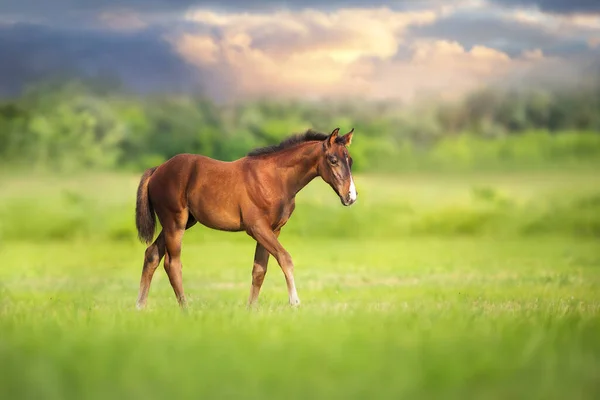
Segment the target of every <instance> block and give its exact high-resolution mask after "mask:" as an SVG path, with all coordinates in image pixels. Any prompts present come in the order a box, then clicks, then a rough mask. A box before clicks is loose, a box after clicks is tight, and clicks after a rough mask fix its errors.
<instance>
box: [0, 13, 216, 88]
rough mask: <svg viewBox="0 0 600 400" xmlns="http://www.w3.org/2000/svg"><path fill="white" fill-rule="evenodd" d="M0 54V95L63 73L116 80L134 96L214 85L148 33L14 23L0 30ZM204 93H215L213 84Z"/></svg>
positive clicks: (154, 32) (156, 34) (211, 80)
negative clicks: (85, 29) (0, 59)
mask: <svg viewBox="0 0 600 400" xmlns="http://www.w3.org/2000/svg"><path fill="white" fill-rule="evenodd" d="M0 54H1V55H2V62H1V63H0V88H2V89H1V92H2V93H1V94H2V95H4V96H6V95H12V94H16V93H17V92H18V91H19V90H20V89H21V88H22V87H23V86H24V85H27V84H28V83H30V82H32V81H37V80H42V79H45V78H51V77H54V76H55V75H64V74H66V73H68V74H76V75H79V76H94V75H97V74H102V75H111V76H116V77H118V78H119V79H120V80H121V81H122V82H123V83H125V85H126V87H128V88H130V89H132V90H134V91H138V92H151V91H163V90H166V91H185V90H199V89H200V88H201V87H202V86H201V85H200V83H203V84H207V83H210V82H214V81H215V79H214V77H207V76H203V74H202V71H201V70H198V68H196V67H192V66H189V65H187V64H186V63H185V62H184V61H183V60H181V58H180V57H179V56H178V55H177V54H174V53H173V51H172V48H171V45H170V44H169V43H166V42H165V41H164V40H163V39H162V35H161V33H160V32H156V31H152V30H145V31H141V32H135V33H127V34H124V33H114V32H112V33H111V32H100V31H81V30H68V29H60V30H59V29H52V28H47V27H40V26H31V25H25V24H19V25H13V26H10V27H4V28H0ZM200 79H201V80H200ZM204 89H206V90H208V91H209V92H210V91H216V90H217V86H212V87H211V86H208V87H204Z"/></svg>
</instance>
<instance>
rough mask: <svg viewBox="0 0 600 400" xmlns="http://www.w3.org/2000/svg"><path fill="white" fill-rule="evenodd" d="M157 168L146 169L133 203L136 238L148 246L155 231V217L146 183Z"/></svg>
mask: <svg viewBox="0 0 600 400" xmlns="http://www.w3.org/2000/svg"><path fill="white" fill-rule="evenodd" d="M156 168H158V167H153V168H150V169H147V170H146V171H145V172H144V174H143V175H142V179H140V184H139V185H138V189H137V200H136V203H135V226H136V228H137V231H138V238H139V239H140V240H141V241H143V242H145V243H146V244H150V243H151V242H152V239H153V238H154V230H155V229H156V217H155V216H154V208H152V203H150V199H149V198H148V181H149V180H150V177H151V176H152V174H153V173H154V171H155V170H156Z"/></svg>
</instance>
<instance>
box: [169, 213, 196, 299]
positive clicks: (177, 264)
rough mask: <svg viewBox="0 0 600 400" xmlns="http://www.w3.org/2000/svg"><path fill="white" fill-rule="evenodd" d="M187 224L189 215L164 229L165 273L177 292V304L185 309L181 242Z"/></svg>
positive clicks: (177, 219)
mask: <svg viewBox="0 0 600 400" xmlns="http://www.w3.org/2000/svg"><path fill="white" fill-rule="evenodd" d="M187 223H188V215H187V213H185V217H184V218H176V219H175V220H174V221H172V223H170V224H168V225H167V226H166V227H165V228H164V230H165V247H166V255H165V271H166V273H167V275H168V276H169V281H170V282H171V286H172V287H173V291H174V292H175V297H176V298H177V302H178V303H179V306H180V307H181V308H183V309H185V308H186V305H187V303H186V299H185V294H184V292H183V278H182V275H181V270H182V268H183V266H182V264H181V242H182V239H183V233H184V232H185V229H186V226H187ZM192 225H193V224H192Z"/></svg>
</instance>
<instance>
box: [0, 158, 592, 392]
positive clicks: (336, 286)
mask: <svg viewBox="0 0 600 400" xmlns="http://www.w3.org/2000/svg"><path fill="white" fill-rule="evenodd" d="M138 179H139V175H136V174H125V173H93V174H92V173H90V174H84V175H55V174H46V175H43V174H36V175H32V174H23V175H20V176H15V177H9V176H8V174H5V175H3V176H2V177H0V259H1V260H2V263H0V369H1V373H0V395H1V396H2V398H7V399H21V398H22V399H25V398H44V399H71V398H73V399H106V398H144V399H153V398H166V397H172V398H178V399H183V398H195V399H198V398H236V399H242V398H247V399H254V398H257V399H258V398H284V397H286V398H291V399H296V398H297V399H305V398H313V399H317V398H318V399H321V398H322V399H337V398H340V399H342V398H343V399H351V398H352V399H354V398H356V399H359V398H361V399H362V398H394V399H397V398H410V399H429V398H436V399H437V398H444V399H465V398H477V399H506V398H511V399H515V398H523V399H525V398H526V399H545V400H546V399H566V398H577V399H594V398H598V397H599V396H600V291H599V287H600V246H598V238H599V237H600V185H599V183H600V181H599V178H598V175H597V172H596V170H595V169H585V168H581V169H578V170H554V171H543V170H536V171H531V172H517V171H513V172H503V173H499V172H498V173H492V172H487V173H461V174H458V173H437V174H432V173H405V174H394V175H383V174H367V173H362V174H357V176H356V177H355V180H356V184H357V188H358V191H359V200H358V202H357V203H356V204H355V205H354V206H352V207H342V206H341V204H340V203H339V199H338V198H337V197H336V196H335V194H334V193H333V192H332V191H331V189H330V188H329V187H328V186H327V185H326V184H324V183H323V182H321V181H318V180H315V181H314V182H313V183H311V184H310V185H309V186H308V187H307V188H306V189H305V190H304V191H302V192H301V193H300V194H299V196H298V201H297V207H296V211H295V213H294V215H293V216H292V218H291V220H290V222H289V223H288V225H287V226H286V227H285V228H284V230H283V232H282V234H281V241H282V243H283V244H284V245H285V246H286V248H287V249H288V250H289V251H290V253H291V255H292V257H293V259H294V261H295V265H296V271H295V275H296V284H297V287H298V293H299V296H300V299H301V300H302V305H301V306H300V307H299V308H298V309H292V308H290V307H289V306H288V305H287V294H286V288H285V281H284V278H283V274H282V272H281V270H280V268H279V266H278V265H277V263H276V262H275V261H274V260H273V259H271V261H270V263H269V272H268V273H267V277H266V280H265V284H264V285H263V289H262V292H261V295H260V298H259V307H258V308H257V309H255V310H247V309H246V307H245V305H246V300H247V297H248V294H249V289H250V276H251V275H250V272H251V268H252V256H253V251H254V243H253V241H252V240H251V239H250V238H249V237H248V236H246V235H245V234H243V233H239V234H233V233H224V232H215V231H210V230H208V229H207V228H204V227H199V226H196V227H194V228H193V229H191V230H190V231H188V232H187V233H186V236H185V237H184V244H183V254H182V260H183V266H184V267H183V268H184V269H183V277H184V288H185V290H186V294H187V296H188V299H189V302H190V308H189V312H188V313H186V314H184V313H181V312H180V311H179V309H178V308H177V305H176V301H175V297H174V295H173V292H172V290H171V287H170V285H169V282H168V279H167V277H166V275H165V274H164V271H163V270H162V268H160V269H159V270H157V273H156V274H155V277H154V280H153V284H152V287H151V290H150V296H149V302H148V308H147V310H145V311H143V312H140V311H137V310H136V309H135V300H136V296H137V290H138V284H139V277H140V272H141V267H142V257H143V252H144V245H142V244H141V243H139V242H138V241H137V240H136V232H135V230H134V220H133V208H134V198H135V197H134V196H135V189H136V185H137V182H138Z"/></svg>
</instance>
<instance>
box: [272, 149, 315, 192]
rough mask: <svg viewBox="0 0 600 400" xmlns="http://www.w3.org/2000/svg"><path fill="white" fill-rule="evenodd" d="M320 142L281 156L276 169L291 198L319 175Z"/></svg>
mask: <svg viewBox="0 0 600 400" xmlns="http://www.w3.org/2000/svg"><path fill="white" fill-rule="evenodd" d="M321 146H322V143H321V142H308V143H305V144H301V145H300V146H298V147H297V148H295V149H294V150H293V151H290V152H289V153H288V154H285V155H284V154H282V158H281V159H280V162H279V163H278V169H279V170H280V171H282V174H281V176H282V178H283V180H284V184H285V186H286V188H287V191H288V194H289V195H290V196H291V197H294V196H296V194H297V193H298V192H299V191H300V190H302V189H303V188H304V187H305V186H306V185H308V184H309V183H310V181H312V180H313V179H314V178H316V177H317V176H318V175H319V172H318V168H317V167H318V164H319V160H320V159H321Z"/></svg>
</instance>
